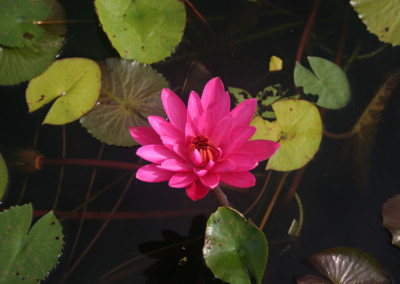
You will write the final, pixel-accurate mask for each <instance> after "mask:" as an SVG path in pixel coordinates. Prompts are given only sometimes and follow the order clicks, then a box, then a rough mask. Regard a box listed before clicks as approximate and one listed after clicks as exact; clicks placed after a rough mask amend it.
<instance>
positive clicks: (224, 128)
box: [210, 114, 233, 147]
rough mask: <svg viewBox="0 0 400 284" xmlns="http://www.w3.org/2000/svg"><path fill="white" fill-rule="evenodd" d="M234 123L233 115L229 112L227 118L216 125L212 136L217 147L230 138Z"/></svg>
mask: <svg viewBox="0 0 400 284" xmlns="http://www.w3.org/2000/svg"><path fill="white" fill-rule="evenodd" d="M232 125H233V117H232V115H230V114H229V115H227V116H225V118H224V119H223V120H221V121H220V122H219V123H218V124H217V125H216V126H215V128H214V130H213V131H212V134H211V136H210V138H211V141H212V142H213V143H214V145H215V146H216V147H218V146H219V145H220V144H222V143H223V142H224V141H226V140H227V139H228V138H229V135H230V133H231V130H232Z"/></svg>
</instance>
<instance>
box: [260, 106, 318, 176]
mask: <svg viewBox="0 0 400 284" xmlns="http://www.w3.org/2000/svg"><path fill="white" fill-rule="evenodd" d="M272 108H273V110H274V112H275V114H276V119H277V120H276V122H275V123H276V124H278V125H279V127H280V129H281V135H280V139H279V143H280V147H279V149H278V151H276V153H275V154H274V155H273V156H272V157H271V158H270V159H269V160H268V163H267V167H266V169H272V170H276V171H292V170H296V169H299V168H301V167H303V166H304V165H305V164H307V163H308V162H309V161H310V160H311V159H312V158H313V157H314V155H315V153H316V152H317V151H318V149H319V145H320V143H321V139H322V121H321V116H320V114H319V111H318V109H317V107H316V106H315V105H314V104H312V103H310V102H308V101H304V100H292V99H288V100H282V101H278V102H275V103H273V104H272Z"/></svg>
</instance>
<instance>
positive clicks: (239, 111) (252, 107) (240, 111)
mask: <svg viewBox="0 0 400 284" xmlns="http://www.w3.org/2000/svg"><path fill="white" fill-rule="evenodd" d="M256 107H257V99H255V98H252V99H248V100H245V101H243V102H241V103H240V104H239V105H238V106H237V107H235V108H234V109H233V110H232V111H231V114H232V115H233V121H234V122H233V127H234V128H235V127H240V126H244V125H248V124H249V122H250V120H251V119H252V118H253V115H254V112H255V111H256Z"/></svg>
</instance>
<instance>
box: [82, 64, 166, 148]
mask: <svg viewBox="0 0 400 284" xmlns="http://www.w3.org/2000/svg"><path fill="white" fill-rule="evenodd" d="M100 66H101V70H102V74H103V88H102V91H101V95H100V98H99V102H98V104H97V105H96V106H95V107H94V108H93V109H92V110H91V111H90V112H89V113H88V114H87V115H85V116H84V117H82V118H81V120H80V122H81V124H82V125H83V126H84V127H85V128H86V129H87V130H88V131H89V132H90V133H91V134H92V135H93V136H94V137H96V138H98V139H100V140H101V141H103V142H105V143H107V144H111V145H117V146H134V145H137V143H136V141H135V140H134V139H132V137H131V135H130V132H129V127H131V126H149V123H148V121H147V117H148V116H149V115H157V116H165V112H164V108H163V106H162V102H161V91H162V89H163V88H168V82H167V81H166V80H165V79H164V77H163V76H162V75H161V74H159V73H157V71H155V70H154V69H152V68H151V67H150V66H147V65H143V64H140V63H139V62H136V61H131V60H126V59H117V58H110V59H107V60H106V61H105V63H101V64H100Z"/></svg>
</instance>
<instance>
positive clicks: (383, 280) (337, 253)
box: [297, 247, 392, 284]
mask: <svg viewBox="0 0 400 284" xmlns="http://www.w3.org/2000/svg"><path fill="white" fill-rule="evenodd" d="M308 260H309V262H310V263H311V265H312V266H313V267H314V269H315V270H316V271H318V272H319V273H320V274H321V275H322V276H324V277H326V278H328V279H330V281H332V282H327V281H326V280H325V281H326V282H312V280H314V281H315V279H312V277H308V278H309V279H310V280H311V281H297V283H304V284H307V283H309V284H314V283H335V284H358V283H374V284H390V283H392V282H391V280H390V278H389V276H388V275H387V273H386V271H385V270H384V269H383V267H382V266H381V265H380V264H379V263H378V261H376V259H375V258H373V257H372V256H370V255H369V254H367V253H366V252H364V251H362V250H359V249H356V248H348V247H337V248H333V249H328V250H325V251H322V252H319V253H316V254H314V255H312V256H311V257H310V258H309V259H308Z"/></svg>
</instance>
